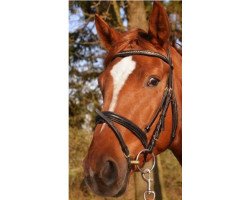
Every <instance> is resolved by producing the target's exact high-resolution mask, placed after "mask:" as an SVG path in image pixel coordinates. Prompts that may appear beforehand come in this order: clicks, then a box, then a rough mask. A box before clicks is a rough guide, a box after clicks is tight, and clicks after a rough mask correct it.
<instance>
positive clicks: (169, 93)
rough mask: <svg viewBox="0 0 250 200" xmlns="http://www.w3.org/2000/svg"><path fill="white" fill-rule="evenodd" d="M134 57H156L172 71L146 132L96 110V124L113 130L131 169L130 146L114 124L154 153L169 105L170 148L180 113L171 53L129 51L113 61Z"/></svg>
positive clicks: (107, 112)
mask: <svg viewBox="0 0 250 200" xmlns="http://www.w3.org/2000/svg"><path fill="white" fill-rule="evenodd" d="M132 55H142V56H150V57H156V58H160V59H161V60H163V61H164V62H165V63H167V64H168V65H169V66H170V71H169V76H168V79H167V83H166V87H165V89H164V92H163V96H162V101H161V104H160V106H159V107H158V109H157V110H156V111H155V114H154V116H153V118H152V119H151V120H150V122H149V124H148V125H147V126H146V127H145V129H144V130H142V129H140V128H139V127H138V126H137V125H136V124H134V123H133V122H132V121H130V120H129V119H127V118H125V117H123V116H121V115H118V114H116V113H114V112H109V111H105V112H101V111H99V110H96V112H97V117H96V124H102V123H106V124H107V125H108V126H109V127H110V128H111V130H112V131H113V132H114V134H115V136H116V138H117V140H118V141H119V143H120V146H121V149H122V151H123V153H124V155H125V157H126V159H127V161H128V167H129V169H131V165H132V163H131V162H132V160H131V157H130V153H129V149H128V146H127V145H126V143H125V141H124V139H123V137H122V135H121V133H120V132H119V130H118V129H117V127H116V126H115V125H114V123H113V122H115V123H118V124H120V125H122V126H123V127H125V128H127V129H128V130H129V131H130V132H131V133H133V134H134V135H135V136H136V137H137V138H138V139H139V140H140V142H141V143H142V145H143V147H144V148H145V150H146V152H147V153H152V151H153V148H154V146H155V144H156V140H157V139H158V138H159V136H160V133H161V132H162V131H163V130H164V123H165V117H166V113H167V110H168V107H169V104H170V103H171V107H172V132H171V138H170V142H169V144H168V147H169V146H170V145H171V143H172V141H173V139H174V138H175V133H176V129H177V121H178V113H177V103H176V98H175V94H174V90H173V69H174V67H173V63H172V59H171V57H170V51H168V57H166V56H164V55H162V54H160V53H156V52H152V51H148V50H129V51H122V52H119V53H117V54H116V55H115V56H114V57H113V60H114V59H115V58H117V57H127V56H132ZM158 116H159V120H158V122H157V124H156V127H155V129H154V132H153V135H152V137H151V139H150V140H149V142H148V141H147V133H148V132H149V131H150V128H151V127H152V125H153V124H154V122H155V120H156V118H157V117H158Z"/></svg>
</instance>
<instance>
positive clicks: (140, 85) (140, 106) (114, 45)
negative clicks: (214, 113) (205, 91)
mask: <svg viewBox="0 0 250 200" xmlns="http://www.w3.org/2000/svg"><path fill="white" fill-rule="evenodd" d="M95 20H96V28H97V33H98V35H99V38H100V41H101V43H102V45H103V46H104V47H105V48H106V49H107V56H106V59H105V62H104V64H105V69H104V71H103V72H102V74H101V75H100V76H99V79H98V80H99V86H100V88H101V91H102V95H103V100H104V101H103V106H102V112H98V115H99V118H98V119H99V122H100V121H101V123H98V124H97V125H96V128H95V131H94V134H93V140H92V142H91V145H90V147H89V151H88V154H87V156H86V158H85V160H84V171H85V177H86V178H85V179H86V182H87V184H88V185H89V187H90V188H91V189H92V190H93V191H94V192H95V193H96V194H99V195H101V196H120V195H122V194H123V193H124V191H125V190H126V186H127V183H128V179H129V175H130V173H131V172H133V171H134V170H136V168H135V167H131V163H129V162H130V161H131V159H134V158H135V157H136V155H138V153H139V152H140V151H141V150H143V149H145V148H147V146H148V145H149V144H150V141H151V140H152V137H153V136H154V134H155V130H156V129H157V126H160V125H159V122H161V123H162V124H164V126H163V125H161V126H160V128H159V131H158V132H159V135H158V136H157V138H155V141H153V142H154V143H153V146H152V148H151V151H152V152H153V153H154V154H155V155H157V154H159V153H161V152H163V151H164V150H166V149H167V148H170V149H171V150H172V151H173V153H174V155H175V156H176V157H177V159H178V160H179V162H181V98H182V97H181V55H180V54H179V53H178V52H177V51H176V50H175V49H174V48H173V47H171V45H170V42H169V37H170V24H169V21H168V17H167V14H166V11H165V10H164V8H163V7H162V6H161V5H160V4H159V3H158V2H155V3H154V5H153V10H152V13H151V15H150V18H149V30H148V32H145V31H143V30H141V29H133V30H130V31H127V32H124V33H121V32H118V31H116V30H115V29H113V28H111V27H110V26H109V25H108V24H107V23H106V22H105V21H104V20H103V19H101V18H100V17H99V16H98V15H96V19H95ZM150 53H151V54H152V55H150ZM173 66H174V70H173V69H172V67H173ZM170 79H171V80H174V81H173V83H169V82H171V80H170ZM169 84H170V85H169ZM166 86H167V87H166ZM170 86H171V88H170ZM166 89H171V91H170V90H169V91H168V92H169V93H168V92H165V91H166ZM173 91H174V92H173ZM170 92H171V93H170ZM165 94H166V95H165ZM164 95H165V96H166V98H168V95H169V96H170V97H169V99H168V101H167V99H163V96H164ZM166 104H168V105H170V106H169V109H167V108H168V107H167V106H168V105H166ZM164 106H165V107H167V108H166V109H165V107H164ZM175 106H176V107H175ZM164 109H165V112H166V113H165V116H164V118H163V117H162V115H161V114H162V113H163V112H164ZM175 115H176V116H177V115H178V122H177V119H175V120H173V119H174V118H176V116H175ZM162 119H163V120H162ZM119 120H120V121H119ZM97 121H98V120H97ZM149 123H151V125H150V130H149V129H148V130H147V131H145V128H146V127H147V126H149ZM131 124H132V125H131ZM173 127H174V128H175V130H174V134H175V135H174V137H172V136H173ZM137 132H138V133H137ZM151 158H152V154H151V152H150V153H149V154H148V155H147V158H146V160H150V159H151ZM140 162H143V158H140Z"/></svg>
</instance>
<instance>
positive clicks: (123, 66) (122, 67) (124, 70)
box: [100, 56, 136, 132]
mask: <svg viewBox="0 0 250 200" xmlns="http://www.w3.org/2000/svg"><path fill="white" fill-rule="evenodd" d="M135 67H136V62H135V61H133V60H132V56H128V57H125V58H123V59H122V60H120V61H119V62H118V63H116V64H115V65H114V66H113V68H112V70H111V71H110V74H111V76H112V78H113V86H114V88H113V96H112V100H111V103H110V105H109V109H108V110H109V111H111V112H113V111H114V110H115V106H116V104H117V100H118V96H119V92H120V91H121V89H122V87H123V86H124V85H125V83H126V81H127V79H128V77H129V75H130V74H131V73H132V72H133V71H134V69H135ZM104 125H105V124H103V125H102V127H101V131H100V132H102V129H103V128H104Z"/></svg>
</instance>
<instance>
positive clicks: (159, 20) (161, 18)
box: [148, 1, 171, 49]
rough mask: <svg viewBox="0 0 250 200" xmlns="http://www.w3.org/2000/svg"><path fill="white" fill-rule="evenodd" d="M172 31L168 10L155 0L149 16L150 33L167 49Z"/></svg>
mask: <svg viewBox="0 0 250 200" xmlns="http://www.w3.org/2000/svg"><path fill="white" fill-rule="evenodd" d="M170 32H171V27H170V24H169V21H168V16H167V12H166V11H165V9H164V8H163V6H162V5H161V4H160V3H159V2H157V1H155V2H154V5H153V10H152V13H151V15H150V18H149V30H148V33H149V35H150V36H151V37H152V38H153V40H156V41H157V43H158V44H159V45H160V46H161V47H163V48H164V49H167V47H168V45H169V37H170Z"/></svg>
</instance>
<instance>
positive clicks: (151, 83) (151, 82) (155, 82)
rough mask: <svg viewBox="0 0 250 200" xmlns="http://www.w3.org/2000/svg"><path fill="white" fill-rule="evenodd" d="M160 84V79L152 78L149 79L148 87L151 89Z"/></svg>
mask: <svg viewBox="0 0 250 200" xmlns="http://www.w3.org/2000/svg"><path fill="white" fill-rule="evenodd" d="M159 82H160V80H159V79H158V78H155V77H151V78H149V80H148V83H147V85H148V86H149V87H155V86H157V85H158V83H159Z"/></svg>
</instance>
